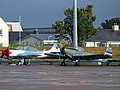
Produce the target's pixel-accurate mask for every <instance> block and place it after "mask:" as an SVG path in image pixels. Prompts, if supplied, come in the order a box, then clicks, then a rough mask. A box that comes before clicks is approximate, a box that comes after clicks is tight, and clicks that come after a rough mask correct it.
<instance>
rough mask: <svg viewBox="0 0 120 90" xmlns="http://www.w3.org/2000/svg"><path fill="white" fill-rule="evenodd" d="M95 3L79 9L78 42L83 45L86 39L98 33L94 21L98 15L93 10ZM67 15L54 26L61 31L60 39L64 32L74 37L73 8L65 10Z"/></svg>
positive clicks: (57, 30)
mask: <svg viewBox="0 0 120 90" xmlns="http://www.w3.org/2000/svg"><path fill="white" fill-rule="evenodd" d="M92 8H93V5H87V7H86V8H78V9H77V14H78V15H77V20H78V21H77V25H78V44H79V45H80V46H82V45H83V42H84V40H85V39H88V38H90V37H92V36H93V35H95V34H96V33H97V31H98V30H97V29H96V28H94V26H93V22H94V21H95V20H96V16H95V15H93V12H92ZM64 15H65V16H66V17H65V19H64V20H63V21H56V22H55V24H52V27H53V28H55V29H56V33H60V35H59V37H60V39H61V38H63V37H65V36H63V35H64V34H69V35H70V36H71V38H73V9H71V8H68V9H66V10H65V11H64Z"/></svg>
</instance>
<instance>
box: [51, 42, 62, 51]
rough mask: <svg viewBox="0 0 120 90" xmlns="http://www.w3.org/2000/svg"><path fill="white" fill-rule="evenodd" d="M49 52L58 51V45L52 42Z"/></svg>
mask: <svg viewBox="0 0 120 90" xmlns="http://www.w3.org/2000/svg"><path fill="white" fill-rule="evenodd" d="M49 51H50V52H60V48H59V46H58V43H54V45H53V46H52V48H51V49H50V50H49Z"/></svg>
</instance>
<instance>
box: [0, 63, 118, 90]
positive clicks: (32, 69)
mask: <svg viewBox="0 0 120 90" xmlns="http://www.w3.org/2000/svg"><path fill="white" fill-rule="evenodd" d="M0 90H120V66H59V65H39V64H38V65H37V64H35V65H31V66H24V65H23V66H14V65H11V66H10V65H5V64H2V65H0Z"/></svg>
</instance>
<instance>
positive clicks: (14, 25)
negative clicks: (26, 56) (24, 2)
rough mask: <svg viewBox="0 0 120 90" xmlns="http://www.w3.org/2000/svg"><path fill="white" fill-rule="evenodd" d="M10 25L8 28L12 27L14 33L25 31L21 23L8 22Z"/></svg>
mask: <svg viewBox="0 0 120 90" xmlns="http://www.w3.org/2000/svg"><path fill="white" fill-rule="evenodd" d="M6 23H7V24H8V26H10V25H11V26H10V28H11V31H14V32H20V31H21V32H22V31H23V29H22V26H21V24H20V22H6Z"/></svg>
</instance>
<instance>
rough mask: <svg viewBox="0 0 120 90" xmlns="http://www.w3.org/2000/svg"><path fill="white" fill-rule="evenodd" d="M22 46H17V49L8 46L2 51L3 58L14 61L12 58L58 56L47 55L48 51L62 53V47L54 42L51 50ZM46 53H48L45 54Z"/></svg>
mask: <svg viewBox="0 0 120 90" xmlns="http://www.w3.org/2000/svg"><path fill="white" fill-rule="evenodd" d="M23 48H24V49H22V48H20V47H19V48H17V49H11V48H7V49H6V50H4V51H2V55H1V59H2V58H6V59H9V60H10V61H11V62H12V58H19V59H21V58H24V59H25V58H28V59H31V58H50V57H51V58H57V57H58V56H53V57H52V56H49V55H46V54H48V53H54V54H58V53H60V48H59V47H58V44H57V43H54V45H53V46H52V48H51V49H50V50H46V51H45V50H33V49H32V50H31V49H27V48H25V47H23ZM45 53H46V54H45Z"/></svg>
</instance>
